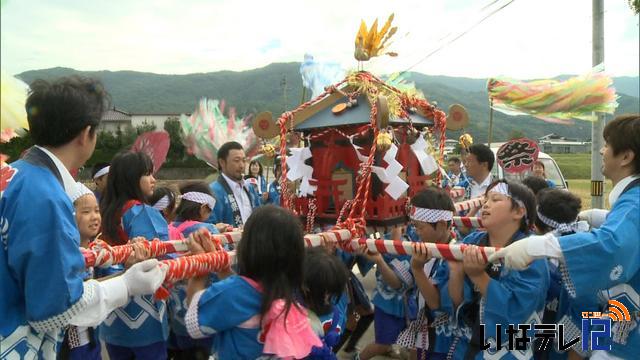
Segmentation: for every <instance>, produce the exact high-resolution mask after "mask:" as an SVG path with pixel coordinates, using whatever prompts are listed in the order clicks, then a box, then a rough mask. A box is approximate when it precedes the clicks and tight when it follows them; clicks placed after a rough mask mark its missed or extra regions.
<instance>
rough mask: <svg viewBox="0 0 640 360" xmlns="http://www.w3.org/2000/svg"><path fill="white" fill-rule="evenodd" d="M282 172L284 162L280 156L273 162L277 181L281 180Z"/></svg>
mask: <svg viewBox="0 0 640 360" xmlns="http://www.w3.org/2000/svg"><path fill="white" fill-rule="evenodd" d="M281 174H282V163H281V162H280V158H279V157H278V158H276V159H275V160H274V162H273V176H274V177H275V178H276V181H277V180H279V179H278V177H280V175H281Z"/></svg>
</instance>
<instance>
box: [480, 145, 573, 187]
mask: <svg viewBox="0 0 640 360" xmlns="http://www.w3.org/2000/svg"><path fill="white" fill-rule="evenodd" d="M491 151H493V155H494V156H495V155H496V153H497V152H498V148H497V147H496V148H491ZM538 160H540V161H541V162H542V163H543V164H544V171H545V173H546V174H547V179H549V180H551V181H553V182H554V183H555V184H556V187H557V188H559V189H568V188H569V184H568V183H567V181H566V180H565V179H564V176H562V171H560V168H559V167H558V164H556V161H555V160H553V158H552V157H551V156H549V155H548V154H545V153H543V152H542V151H541V152H540V153H538ZM491 173H492V174H493V177H494V178H497V179H502V178H505V179H507V180H522V179H524V178H526V177H527V176H529V175H531V170H527V171H524V172H522V173H519V174H512V173H505V172H504V171H503V170H502V168H501V167H500V166H499V165H498V161H497V160H496V162H495V163H494V165H493V170H491Z"/></svg>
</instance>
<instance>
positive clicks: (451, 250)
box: [304, 230, 498, 261]
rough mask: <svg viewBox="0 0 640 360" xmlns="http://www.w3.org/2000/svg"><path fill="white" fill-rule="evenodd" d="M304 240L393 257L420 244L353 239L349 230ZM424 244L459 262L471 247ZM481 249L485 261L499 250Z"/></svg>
mask: <svg viewBox="0 0 640 360" xmlns="http://www.w3.org/2000/svg"><path fill="white" fill-rule="evenodd" d="M304 240H305V244H306V245H307V247H312V246H321V245H322V244H324V243H325V242H334V243H337V246H338V247H340V248H341V249H343V250H345V251H348V252H352V251H354V250H355V249H356V248H359V247H360V246H362V245H366V246H367V250H369V251H373V252H379V253H382V254H393V255H412V254H413V251H414V249H415V246H416V244H418V243H415V242H411V241H400V240H375V239H364V238H361V239H351V232H350V231H349V230H333V231H328V232H324V233H319V234H309V235H306V236H305V237H304ZM422 244H425V246H426V247H427V249H429V253H430V254H431V255H432V256H433V257H436V258H440V259H445V260H458V261H460V260H462V253H463V251H464V249H465V248H466V247H468V246H469V245H467V244H435V243H422ZM479 248H480V252H481V253H482V256H483V257H484V258H485V260H486V259H488V258H489V256H491V255H492V254H493V253H495V252H496V251H497V250H498V248H494V247H489V246H484V247H479Z"/></svg>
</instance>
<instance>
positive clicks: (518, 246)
mask: <svg viewBox="0 0 640 360" xmlns="http://www.w3.org/2000/svg"><path fill="white" fill-rule="evenodd" d="M544 257H552V258H561V257H562V249H561V248H560V244H559V243H558V239H557V238H556V237H555V236H554V235H553V234H552V233H547V234H545V235H541V236H538V235H533V236H529V237H528V238H526V239H522V240H518V241H516V242H514V243H512V244H511V245H509V246H507V247H504V248H502V249H500V250H498V251H497V252H496V253H495V254H493V255H491V256H490V257H489V262H496V261H498V260H499V259H504V265H505V266H506V267H509V268H512V269H517V270H524V269H526V268H528V267H529V264H531V263H532V262H533V260H536V259H541V258H544Z"/></svg>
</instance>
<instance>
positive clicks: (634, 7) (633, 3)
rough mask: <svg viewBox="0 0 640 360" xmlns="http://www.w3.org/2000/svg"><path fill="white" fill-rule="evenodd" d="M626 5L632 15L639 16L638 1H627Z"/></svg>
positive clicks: (639, 6) (639, 4)
mask: <svg viewBox="0 0 640 360" xmlns="http://www.w3.org/2000/svg"><path fill="white" fill-rule="evenodd" d="M627 4H629V7H630V8H631V10H632V11H633V13H634V14H636V15H638V14H640V0H627Z"/></svg>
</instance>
